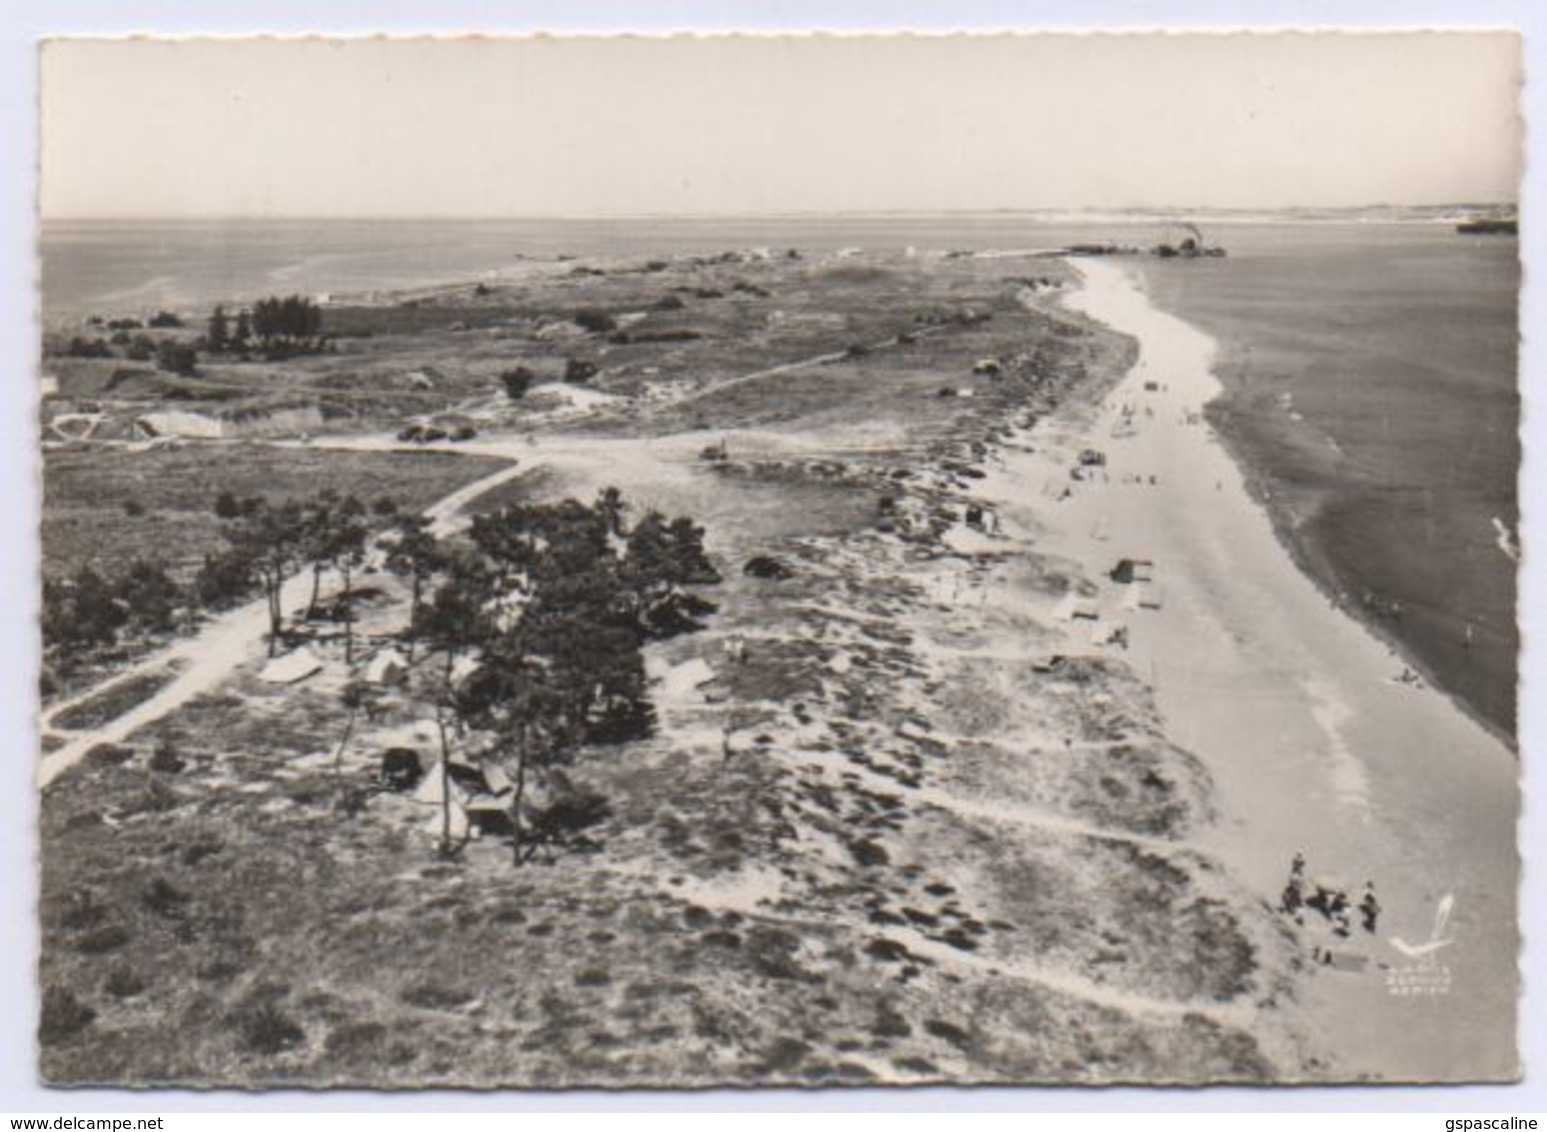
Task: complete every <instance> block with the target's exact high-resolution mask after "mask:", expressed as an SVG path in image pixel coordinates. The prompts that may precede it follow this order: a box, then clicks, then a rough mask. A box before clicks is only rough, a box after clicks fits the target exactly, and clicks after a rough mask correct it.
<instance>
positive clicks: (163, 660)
mask: <svg viewBox="0 0 1547 1132" xmlns="http://www.w3.org/2000/svg"><path fill="white" fill-rule="evenodd" d="M349 447H354V445H349ZM529 470H531V469H530V466H529V465H522V464H520V463H514V464H512V465H511V466H510V467H507V468H501V469H500V470H499V471H497V472H494V473H492V474H491V475H487V476H485V477H484V478H483V479H480V480H475V481H474V482H473V483H470V484H468V485H466V486H465V487H462V488H458V489H457V490H456V491H454V492H452V493H451V494H450V495H448V496H446V497H445V498H444V499H441V500H440V501H439V502H437V503H435V504H434V505H432V506H431V507H429V508H428V509H427V510H426V511H425V514H426V515H427V516H428V517H429V518H430V519H431V520H433V522H434V527H433V528H432V529H433V530H434V531H435V533H436V534H446V533H447V532H448V531H450V530H451V529H453V528H454V527H455V525H456V524H457V522H458V521H459V519H460V517H461V513H462V509H463V508H464V507H466V506H467V505H468V504H469V503H471V502H472V501H473V500H474V499H477V498H478V497H479V496H481V495H483V494H484V493H485V492H488V491H492V490H493V489H494V488H496V487H499V486H500V485H501V484H504V483H507V482H509V481H510V480H512V479H514V478H515V477H516V476H518V475H521V474H523V473H525V472H527V471H529ZM336 588H337V579H336V578H334V577H333V576H332V574H331V573H329V574H325V575H324V576H323V590H324V592H325V593H328V594H331V593H332V592H333V591H334V590H335V589H336ZM310 598H311V576H310V573H309V572H308V573H303V574H298V575H297V576H295V577H293V578H291V579H290V580H289V581H287V582H286V583H285V586H284V589H283V591H282V595H281V601H282V603H283V604H284V605H285V607H286V608H290V607H293V606H295V605H299V604H304V603H305V602H307V601H309V600H310ZM268 628H269V611H268V602H267V600H266V599H259V600H257V601H253V602H249V603H248V604H246V605H244V606H241V607H240V608H238V609H235V610H232V611H230V612H228V613H223V614H221V615H219V616H217V617H213V618H211V619H210V620H209V621H207V622H206V623H205V624H204V626H203V627H202V628H200V630H199V631H198V633H196V634H195V635H194V636H192V637H188V638H186V639H184V640H180V641H177V642H176V643H174V644H172V645H170V646H168V647H167V648H165V649H161V650H159V651H157V652H155V653H152V654H151V655H150V656H147V657H145V658H144V659H142V660H139V661H137V662H135V663H134V664H131V665H129V666H128V667H126V668H125V669H123V671H121V672H117V673H115V674H114V675H113V676H111V677H110V678H108V679H107V680H104V681H102V682H101V683H98V684H96V685H94V686H93V687H91V688H89V689H87V690H86V691H84V692H81V693H80V694H78V695H75V696H72V697H71V698H69V699H67V700H62V701H60V702H59V703H56V704H54V705H52V706H51V707H50V708H49V709H48V710H47V711H46V712H44V713H43V716H42V720H41V723H40V728H39V729H40V731H41V733H42V735H43V736H44V737H45V738H54V739H60V738H65V739H66V741H65V742H64V744H63V745H62V746H59V747H57V748H56V749H54V750H53V751H50V752H48V753H47V754H46V755H44V756H43V758H42V759H41V760H40V761H39V764H38V786H39V788H42V787H46V786H48V785H49V783H51V782H53V781H54V780H55V779H56V778H58V777H59V776H60V775H61V774H63V773H64V772H65V771H67V770H69V769H70V768H71V767H73V766H75V765H76V764H77V763H79V762H80V761H81V759H83V758H85V756H86V752H88V751H90V750H91V749H92V748H93V747H95V746H97V745H98V744H101V743H121V742H123V741H124V740H125V739H126V738H128V737H129V736H130V735H132V734H133V733H134V732H135V731H137V730H139V729H140V728H141V727H144V726H146V725H147V724H151V723H155V722H156V721H157V720H159V719H162V718H164V717H165V716H167V715H170V714H171V713H172V712H174V711H176V710H177V709H178V708H180V707H182V706H183V705H184V704H186V703H188V702H189V701H190V700H192V699H194V698H195V697H197V696H201V695H203V694H204V693H206V692H210V691H213V690H214V689H215V688H216V687H218V686H219V685H220V684H221V683H223V682H224V681H225V680H227V679H228V678H229V677H230V676H231V674H232V673H233V672H234V671H236V669H237V668H238V667H239V666H240V665H242V664H243V663H245V662H247V661H248V660H251V659H252V658H253V656H254V655H255V654H256V653H257V652H258V650H259V649H260V648H261V647H262V643H263V638H264V635H265V634H266V633H267V632H268ZM169 665H178V666H179V667H180V671H179V673H178V675H177V676H175V677H174V678H173V679H172V680H171V681H169V682H168V683H167V684H166V685H165V686H164V687H163V688H161V689H160V690H159V691H158V692H156V694H155V695H153V696H151V697H150V698H148V699H146V700H144V701H142V702H141V703H139V704H136V705H135V706H134V707H132V708H130V709H129V710H128V711H126V712H124V713H123V714H122V715H120V716H118V717H117V718H115V719H112V720H109V721H108V722H107V723H104V724H102V725H101V726H100V727H96V728H93V729H92V730H90V731H81V732H70V733H68V736H66V735H65V734H63V733H61V732H59V731H58V730H57V729H56V728H55V727H54V725H53V721H54V720H55V719H57V718H58V717H59V716H60V715H61V714H62V713H64V712H65V711H67V710H68V709H70V708H72V707H75V706H77V705H79V704H81V703H83V702H85V701H87V700H90V699H92V698H93V697H94V696H98V695H100V694H101V693H102V692H104V691H106V690H108V689H110V688H112V687H114V686H116V685H118V684H122V683H123V682H125V681H127V680H132V679H135V678H136V677H139V676H143V675H145V674H147V673H150V672H154V671H158V670H160V669H162V668H165V667H166V666H169Z"/></svg>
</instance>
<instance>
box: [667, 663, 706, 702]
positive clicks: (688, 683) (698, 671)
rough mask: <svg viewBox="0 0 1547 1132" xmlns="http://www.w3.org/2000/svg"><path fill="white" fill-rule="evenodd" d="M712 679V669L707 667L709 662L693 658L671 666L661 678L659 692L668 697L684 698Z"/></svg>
mask: <svg viewBox="0 0 1547 1132" xmlns="http://www.w3.org/2000/svg"><path fill="white" fill-rule="evenodd" d="M713 679H714V669H713V668H710V667H709V662H708V661H706V660H704V659H703V658H702V657H694V658H693V659H692V660H685V661H683V662H682V663H681V664H677V665H673V666H672V668H671V669H670V670H669V671H668V672H667V673H666V675H665V676H663V677H661V690H662V691H663V692H665V693H666V694H667V695H668V696H684V695H687V694H688V693H689V692H691V691H693V689H695V688H698V687H701V686H703V685H704V684H707V683H709V682H710V681H711V680H713Z"/></svg>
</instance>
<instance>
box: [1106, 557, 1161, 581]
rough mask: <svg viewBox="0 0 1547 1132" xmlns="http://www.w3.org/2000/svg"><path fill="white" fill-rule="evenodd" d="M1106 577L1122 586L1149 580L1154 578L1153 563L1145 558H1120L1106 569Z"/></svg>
mask: <svg viewBox="0 0 1547 1132" xmlns="http://www.w3.org/2000/svg"><path fill="white" fill-rule="evenodd" d="M1107 577H1109V578H1111V579H1112V580H1113V581H1114V582H1117V583H1118V584H1119V585H1124V586H1126V585H1131V584H1132V583H1134V582H1151V581H1154V578H1155V564H1154V563H1153V562H1151V561H1150V560H1149V559H1147V558H1120V559H1118V562H1117V565H1116V566H1114V567H1112V569H1111V570H1109V571H1107Z"/></svg>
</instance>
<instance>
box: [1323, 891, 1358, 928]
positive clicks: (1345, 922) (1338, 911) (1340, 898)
mask: <svg viewBox="0 0 1547 1132" xmlns="http://www.w3.org/2000/svg"><path fill="white" fill-rule="evenodd" d="M1327 915H1328V917H1329V918H1330V919H1331V920H1332V934H1333V935H1336V936H1340V937H1341V938H1343V939H1347V938H1348V934H1349V932H1350V931H1351V930H1352V928H1353V920H1352V918H1351V917H1350V916H1349V913H1348V893H1346V892H1343V891H1342V890H1341V889H1340V890H1338V891H1337V892H1334V893H1333V894H1332V899H1331V900H1330V901H1329V902H1328V904H1327Z"/></svg>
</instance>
